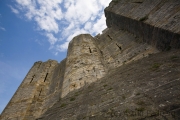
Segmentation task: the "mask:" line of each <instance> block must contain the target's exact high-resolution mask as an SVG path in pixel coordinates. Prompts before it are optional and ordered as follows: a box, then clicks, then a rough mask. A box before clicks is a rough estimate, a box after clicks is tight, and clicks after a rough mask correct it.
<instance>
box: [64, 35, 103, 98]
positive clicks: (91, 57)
mask: <svg viewBox="0 0 180 120" xmlns="http://www.w3.org/2000/svg"><path fill="white" fill-rule="evenodd" d="M94 40H95V39H94V38H93V37H92V36H91V35H89V34H82V35H79V36H76V37H74V38H73V40H72V41H71V42H70V43H69V48H68V55H67V60H66V70H65V76H64V82H63V87H62V89H63V90H62V96H61V97H64V96H65V95H67V94H68V93H69V92H71V91H73V90H75V89H79V88H81V87H83V86H84V85H85V84H90V83H92V82H94V81H97V80H98V79H100V78H102V77H103V76H104V75H105V68H104V66H103V63H102V55H101V52H100V50H99V49H98V48H97V46H96V44H95V43H94Z"/></svg>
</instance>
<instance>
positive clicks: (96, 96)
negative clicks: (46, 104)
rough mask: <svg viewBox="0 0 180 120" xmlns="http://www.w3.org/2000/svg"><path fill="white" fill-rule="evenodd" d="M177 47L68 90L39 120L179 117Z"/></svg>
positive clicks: (166, 119)
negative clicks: (86, 84)
mask: <svg viewBox="0 0 180 120" xmlns="http://www.w3.org/2000/svg"><path fill="white" fill-rule="evenodd" d="M179 61H180V50H173V51H168V52H161V53H157V54H153V55H150V56H149V57H146V58H143V59H140V60H137V61H134V62H131V63H129V64H125V65H122V66H120V67H118V68H116V69H114V70H111V71H110V72H109V73H108V74H106V75H105V77H103V78H101V79H100V80H98V81H96V82H94V83H92V84H90V85H88V86H84V87H83V88H80V89H78V90H75V91H73V92H70V93H69V94H68V95H67V96H65V97H64V98H62V99H61V100H60V101H59V102H57V103H56V104H54V106H53V107H51V108H50V109H48V111H47V112H46V113H44V114H43V115H42V116H41V117H40V118H38V120H49V119H55V118H56V119H58V120H179V119H180V116H179V115H180V114H179V110H180V95H179V94H180V89H179V88H180V74H179V73H180V62H179Z"/></svg>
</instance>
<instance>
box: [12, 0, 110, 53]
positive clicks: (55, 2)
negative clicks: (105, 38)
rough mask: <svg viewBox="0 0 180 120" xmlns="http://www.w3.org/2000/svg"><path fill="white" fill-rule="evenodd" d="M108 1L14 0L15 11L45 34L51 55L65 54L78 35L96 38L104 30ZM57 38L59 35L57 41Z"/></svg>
mask: <svg viewBox="0 0 180 120" xmlns="http://www.w3.org/2000/svg"><path fill="white" fill-rule="evenodd" d="M110 1H111V0H86V1H85V0H51V1H50V0H16V3H17V4H16V5H15V7H17V6H19V7H17V9H18V10H19V11H20V12H21V13H22V14H24V16H25V17H26V18H27V19H29V20H30V21H35V22H36V23H37V28H38V30H39V31H40V32H44V35H45V36H46V37H47V40H48V41H49V43H50V46H51V48H53V49H54V53H56V55H58V52H62V51H66V50H67V47H68V44H69V42H70V40H72V38H73V37H74V36H76V35H78V34H82V33H90V34H91V35H93V36H94V35H96V34H98V33H100V32H101V31H102V30H104V29H105V28H106V23H105V16H104V8H105V7H106V6H108V4H109V2H110ZM57 36H61V38H58V37H57Z"/></svg>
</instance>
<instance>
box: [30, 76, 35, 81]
mask: <svg viewBox="0 0 180 120" xmlns="http://www.w3.org/2000/svg"><path fill="white" fill-rule="evenodd" d="M34 77H35V75H33V76H32V79H31V81H30V83H32V81H33V79H34Z"/></svg>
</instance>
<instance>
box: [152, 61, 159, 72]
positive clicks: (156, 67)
mask: <svg viewBox="0 0 180 120" xmlns="http://www.w3.org/2000/svg"><path fill="white" fill-rule="evenodd" d="M160 66H161V64H159V63H154V64H153V65H152V67H151V70H153V71H155V70H157V69H159V67H160Z"/></svg>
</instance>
